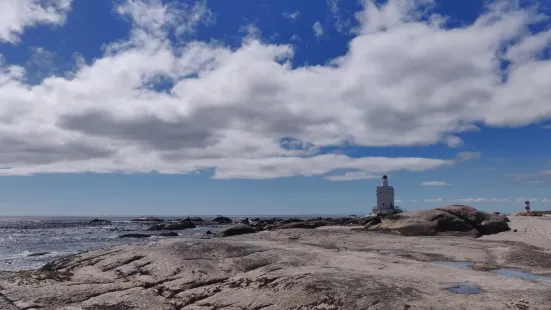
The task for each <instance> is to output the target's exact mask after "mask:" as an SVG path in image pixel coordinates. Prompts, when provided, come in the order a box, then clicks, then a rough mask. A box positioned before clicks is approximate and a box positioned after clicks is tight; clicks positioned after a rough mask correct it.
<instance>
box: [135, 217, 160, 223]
mask: <svg viewBox="0 0 551 310" xmlns="http://www.w3.org/2000/svg"><path fill="white" fill-rule="evenodd" d="M130 221H132V222H158V223H160V222H164V220H163V219H160V218H156V217H151V216H148V217H140V218H137V219H132V220H130Z"/></svg>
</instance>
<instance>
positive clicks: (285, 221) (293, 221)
mask: <svg viewBox="0 0 551 310" xmlns="http://www.w3.org/2000/svg"><path fill="white" fill-rule="evenodd" d="M302 222H304V220H301V219H296V218H288V219H284V220H283V221H279V223H280V224H289V223H302Z"/></svg>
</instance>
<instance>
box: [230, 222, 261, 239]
mask: <svg viewBox="0 0 551 310" xmlns="http://www.w3.org/2000/svg"><path fill="white" fill-rule="evenodd" d="M255 232H256V230H255V229H254V228H252V227H251V226H249V225H245V224H237V225H234V226H232V227H230V228H228V229H226V230H224V231H223V232H222V236H223V237H229V236H237V235H244V234H253V233H255Z"/></svg>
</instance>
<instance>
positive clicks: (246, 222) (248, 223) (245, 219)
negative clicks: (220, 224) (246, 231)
mask: <svg viewBox="0 0 551 310" xmlns="http://www.w3.org/2000/svg"><path fill="white" fill-rule="evenodd" d="M239 223H240V224H245V225H251V221H249V218H248V217H247V218H244V219H242V220H241V221H240V222H239Z"/></svg>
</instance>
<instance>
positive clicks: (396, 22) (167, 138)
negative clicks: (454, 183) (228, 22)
mask: <svg viewBox="0 0 551 310" xmlns="http://www.w3.org/2000/svg"><path fill="white" fill-rule="evenodd" d="M0 3H1V4H0V5H4V6H5V7H9V10H3V9H4V8H5V7H1V8H0V11H1V12H10V13H9V14H10V18H8V19H2V21H1V22H0V36H1V37H2V38H3V40H7V41H10V42H15V41H16V38H17V36H18V35H19V34H20V33H21V31H23V29H24V27H25V26H30V25H34V24H36V23H47V24H59V23H62V21H63V18H64V14H65V13H64V12H67V11H68V9H69V8H68V7H66V8H65V7H61V3H69V2H68V1H57V2H56V1H53V2H52V1H50V2H49V3H59V4H60V6H59V7H61V9H57V10H55V9H52V10H45V11H44V12H46V13H45V14H46V15H44V14H42V13H41V14H42V15H41V14H34V13H33V14H34V15H32V14H31V15H32V16H33V17H32V18H28V17H25V18H22V17H20V16H22V15H21V14H22V13H20V12H27V10H26V9H25V8H26V7H24V5H27V6H29V3H31V4H32V3H34V4H35V6H36V4H37V3H39V1H10V2H6V1H2V2H0ZM6 3H9V4H10V5H11V6H6ZM14 3H15V6H14ZM20 3H22V4H21V5H23V7H24V9H22V10H20V9H19V8H21V6H20ZM40 3H42V2H40ZM174 3H181V2H174ZM411 3H413V4H415V3H417V5H419V3H420V2H419V1H417V2H414V1H405V0H391V1H390V2H389V5H387V6H386V7H377V6H375V5H372V4H370V2H368V4H367V5H366V9H365V12H363V14H359V15H358V18H359V22H360V27H359V29H358V35H357V36H356V37H355V38H354V39H352V40H351V41H350V44H349V50H348V52H347V53H346V54H345V55H342V57H339V58H337V59H334V60H333V61H332V62H331V63H330V65H326V66H301V67H297V68H293V67H292V65H291V59H292V57H293V55H294V47H293V46H292V45H277V44H267V43H265V42H264V43H263V42H261V41H259V40H256V39H255V38H254V36H253V37H247V38H245V39H244V40H243V43H242V45H241V46H239V47H237V48H229V47H227V46H224V45H222V44H219V43H213V42H198V41H180V42H178V44H170V42H169V40H168V38H169V37H173V36H172V35H171V34H176V35H177V36H176V37H179V38H180V40H184V37H185V36H181V35H182V34H185V33H190V32H193V31H194V28H195V27H196V26H197V25H199V24H202V23H211V22H212V20H213V16H212V13H210V11H209V10H208V8H206V6H205V5H204V2H200V3H199V4H197V5H195V6H184V5H176V4H162V2H161V1H158V0H148V1H140V0H134V1H131V2H129V3H127V4H124V3H123V4H122V5H121V6H117V9H116V12H119V13H120V14H123V15H124V16H125V17H126V18H128V20H129V21H130V22H131V23H132V31H131V34H130V36H129V39H128V40H126V41H117V42H113V43H112V44H109V45H108V46H106V48H105V54H104V55H102V57H99V58H98V59H96V60H95V61H93V62H92V63H89V64H87V63H84V62H80V63H78V64H77V65H76V66H75V67H76V69H75V70H74V72H63V73H60V74H59V75H58V76H51V77H48V78H46V79H44V80H43V81H41V82H40V83H38V85H34V86H31V85H27V84H26V82H25V78H26V76H27V75H28V74H29V72H27V71H26V70H25V69H24V68H22V67H19V66H13V65H10V64H8V63H4V64H1V65H0V102H2V104H1V105H0V142H1V143H2V146H3V147H2V150H1V151H0V167H2V168H4V169H1V170H0V174H6V175H13V174H32V173H41V172H83V171H93V172H113V171H127V172H132V171H133V172H144V171H159V172H162V173H191V172H194V171H198V170H204V169H215V177H216V178H235V177H246V178H270V177H282V176H293V175H319V176H326V174H329V175H327V176H326V177H327V178H329V179H339V176H336V175H334V174H331V173H332V172H334V171H333V170H336V169H337V170H338V169H343V170H347V172H346V173H344V174H342V175H341V176H340V179H346V178H355V177H356V178H358V177H364V178H365V177H371V176H374V175H377V176H378V175H379V174H380V173H382V172H383V171H384V172H392V171H396V170H410V171H423V170H426V169H434V168H438V167H441V166H443V165H449V164H453V161H450V160H443V159H429V158H372V157H367V158H358V159H355V158H351V157H347V156H345V155H339V156H337V155H331V156H328V155H321V154H319V153H316V150H319V149H320V148H322V147H324V146H341V145H350V144H352V145H359V146H377V147H383V146H425V145H431V144H436V143H443V142H446V143H448V144H450V142H449V141H452V143H451V145H456V144H458V143H453V141H455V142H458V141H459V140H460V139H457V138H453V137H456V134H458V133H461V132H464V131H467V130H473V128H474V127H473V126H474V124H482V125H490V126H510V125H524V124H529V123H535V122H540V121H542V120H544V119H549V118H550V117H551V105H549V104H548V99H549V98H550V97H551V89H550V88H549V87H548V86H549V85H548V84H549V83H548V80H549V79H548V78H549V76H551V61H549V60H544V59H539V58H538V52H539V51H538V48H539V47H541V46H542V44H541V42H542V41H545V40H546V38H547V35H546V34H537V35H533V34H531V33H529V32H527V31H526V29H527V26H528V25H530V24H531V23H533V22H534V21H535V20H536V17H535V16H534V15H533V13H532V12H531V11H523V10H517V9H510V10H503V9H500V10H499V11H496V10H494V11H490V12H489V13H487V14H486V15H484V16H481V17H479V18H478V20H477V21H476V22H475V23H474V24H472V25H467V26H464V27H461V28H456V29H454V30H446V29H444V28H443V26H442V25H443V24H442V20H443V19H442V18H439V17H438V16H432V17H431V18H429V19H428V20H429V22H426V21H418V20H417V17H418V16H419V14H418V13H416V12H417V10H416V9H417V8H418V6H411V5H410V4H411ZM13 8H15V9H13ZM38 11H39V12H42V11H40V10H38ZM30 12H33V10H30ZM56 12H57V13H56ZM60 12H61V13H60ZM54 13H55V14H54ZM25 14H26V13H25ZM220 14H222V13H220ZM12 15H13V16H14V17H13V18H12ZM54 15H55V16H54ZM425 15H426V14H425ZM37 16H38V17H37ZM44 16H46V17H44ZM6 20H9V21H10V22H6ZM21 21H22V22H21ZM6 25H9V26H6ZM13 25H16V26H13ZM17 25H19V26H17ZM6 29H8V30H7V32H6ZM549 31H551V30H549ZM535 36H537V37H536V38H535V39H531V38H532V37H535ZM515 49H516V50H515ZM508 50H512V52H510V53H508V52H507V51H508ZM502 51H505V53H501V52H502ZM513 51H514V52H513ZM500 57H502V58H504V57H507V59H508V60H510V61H511V65H510V67H509V71H508V72H503V71H501V68H500V61H499V60H500ZM504 74H508V76H507V79H502V77H503V75H504ZM167 85H168V86H167ZM159 88H163V89H161V90H159ZM282 138H292V139H294V140H296V141H298V142H297V143H293V144H292V145H302V146H308V147H302V148H301V147H298V148H297V147H290V148H289V145H285V143H283V145H282V143H281V141H282ZM284 141H286V140H284Z"/></svg>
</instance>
